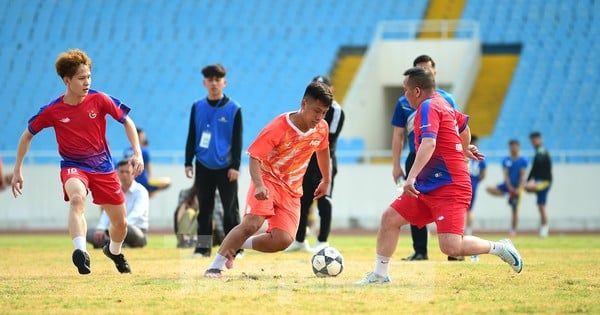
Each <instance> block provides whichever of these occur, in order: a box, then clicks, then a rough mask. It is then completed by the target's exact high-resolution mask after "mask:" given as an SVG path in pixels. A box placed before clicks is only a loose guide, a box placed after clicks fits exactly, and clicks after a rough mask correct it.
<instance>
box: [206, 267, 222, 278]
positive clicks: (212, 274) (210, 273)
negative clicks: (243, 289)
mask: <svg viewBox="0 0 600 315" xmlns="http://www.w3.org/2000/svg"><path fill="white" fill-rule="evenodd" d="M204 277H205V278H213V279H220V278H223V274H221V270H219V269H207V270H206V271H205V272H204Z"/></svg>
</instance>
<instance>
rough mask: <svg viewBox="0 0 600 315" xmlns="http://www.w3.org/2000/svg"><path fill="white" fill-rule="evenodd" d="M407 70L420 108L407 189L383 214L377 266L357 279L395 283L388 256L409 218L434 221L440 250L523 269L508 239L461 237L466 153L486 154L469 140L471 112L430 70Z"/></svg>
mask: <svg viewBox="0 0 600 315" xmlns="http://www.w3.org/2000/svg"><path fill="white" fill-rule="evenodd" d="M404 75H405V78H404V90H405V96H406V99H407V100H408V103H409V104H410V105H411V106H412V107H413V108H415V109H416V111H417V113H416V115H415V138H416V139H417V143H416V144H417V153H416V156H415V162H414V164H413V167H412V169H411V170H410V172H409V173H408V176H407V177H406V182H405V183H404V187H403V191H404V193H403V194H402V195H400V196H398V198H397V199H396V200H394V202H392V204H391V205H390V206H389V207H388V208H387V209H386V210H385V212H384V213H383V215H382V216H381V226H380V227H379V232H378V233H377V254H376V260H375V268H374V270H373V272H370V273H368V274H367V276H366V277H365V278H363V279H362V280H360V281H358V282H357V284H359V285H368V284H375V283H390V282H391V278H390V276H389V266H390V260H391V257H392V255H393V254H394V252H395V250H396V246H397V244H398V238H399V236H400V228H401V227H402V226H403V225H406V224H408V223H411V224H415V225H418V226H420V227H422V226H424V225H426V224H428V223H431V222H435V224H436V226H437V231H438V239H439V244H440V249H441V251H442V252H443V253H444V254H446V255H449V256H466V255H479V254H485V253H490V254H494V255H497V256H499V257H500V258H501V259H502V260H503V261H505V262H506V263H508V264H509V265H511V267H512V269H513V270H514V271H515V272H517V273H519V272H521V270H522V268H523V260H522V259H521V255H520V254H519V252H518V251H517V249H516V248H515V247H514V245H513V244H512V242H511V241H510V240H501V241H499V242H491V241H487V240H483V239H481V238H478V237H475V236H470V235H467V236H463V232H464V224H465V213H466V210H467V208H468V207H469V203H470V201H471V182H470V179H469V172H468V171H467V165H466V163H465V157H467V158H470V159H475V160H481V159H483V158H484V155H483V154H481V153H479V151H478V150H477V147H476V146H473V145H470V144H469V142H470V140H471V132H470V130H469V126H468V125H467V121H468V119H469V117H468V116H466V115H464V114H462V113H460V112H458V111H456V110H455V109H453V108H452V106H451V105H450V104H448V102H447V101H446V100H444V98H443V97H441V96H440V95H439V94H438V93H437V92H436V91H435V79H434V74H433V72H432V70H431V69H429V68H422V67H415V68H411V69H409V70H407V71H406V72H405V73H404Z"/></svg>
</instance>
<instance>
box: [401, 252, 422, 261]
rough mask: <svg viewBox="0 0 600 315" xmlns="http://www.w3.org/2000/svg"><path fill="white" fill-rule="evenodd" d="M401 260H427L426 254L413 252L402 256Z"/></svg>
mask: <svg viewBox="0 0 600 315" xmlns="http://www.w3.org/2000/svg"><path fill="white" fill-rule="evenodd" d="M402 260H407V261H414V260H429V257H427V255H423V254H421V253H414V254H412V255H410V256H408V257H405V258H402Z"/></svg>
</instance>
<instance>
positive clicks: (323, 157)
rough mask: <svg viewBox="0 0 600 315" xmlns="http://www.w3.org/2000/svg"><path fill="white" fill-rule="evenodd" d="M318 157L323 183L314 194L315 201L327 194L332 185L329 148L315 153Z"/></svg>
mask: <svg viewBox="0 0 600 315" xmlns="http://www.w3.org/2000/svg"><path fill="white" fill-rule="evenodd" d="M315 154H316V155H317V164H318V165H319V171H321V176H322V179H321V182H320V183H319V186H317V189H316V190H315V193H314V199H319V198H321V197H323V196H325V195H326V194H327V191H328V190H329V185H330V184H331V159H330V156H329V147H327V148H325V149H323V150H319V151H317V152H316V153H315Z"/></svg>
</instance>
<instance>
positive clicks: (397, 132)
mask: <svg viewBox="0 0 600 315" xmlns="http://www.w3.org/2000/svg"><path fill="white" fill-rule="evenodd" d="M413 67H428V68H430V69H431V70H432V71H433V75H436V70H435V61H433V59H432V58H431V57H430V56H428V55H420V56H418V57H417V58H415V60H414V61H413ZM436 92H437V93H438V94H439V95H441V96H442V97H443V98H444V99H445V100H446V101H447V102H448V103H449V104H450V105H452V107H454V108H456V101H454V97H452V95H451V94H450V93H448V92H446V91H444V90H442V89H436ZM415 113H416V110H415V109H414V108H413V107H411V106H410V104H409V103H408V100H407V99H406V96H404V95H402V97H400V99H398V103H396V107H395V109H394V115H393V116H392V126H393V134H392V177H393V179H394V182H395V183H396V184H397V185H398V184H399V180H400V179H402V180H404V179H405V177H406V174H408V173H409V172H410V169H411V168H412V165H413V163H414V161H415V153H416V152H417V149H416V147H415V133H414V120H415ZM405 137H406V141H407V142H408V155H407V156H406V161H405V162H404V167H405V170H406V173H405V172H404V170H402V166H401V165H400V156H401V155H402V150H403V148H404V138H405ZM428 234H429V232H428V231H427V226H424V227H422V228H419V227H417V226H416V225H411V226H410V235H411V237H412V240H413V249H414V252H413V253H412V254H411V255H410V256H408V257H406V258H402V260H410V261H413V260H427V259H429V257H428V255H427V239H428ZM448 260H459V258H457V257H448Z"/></svg>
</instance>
